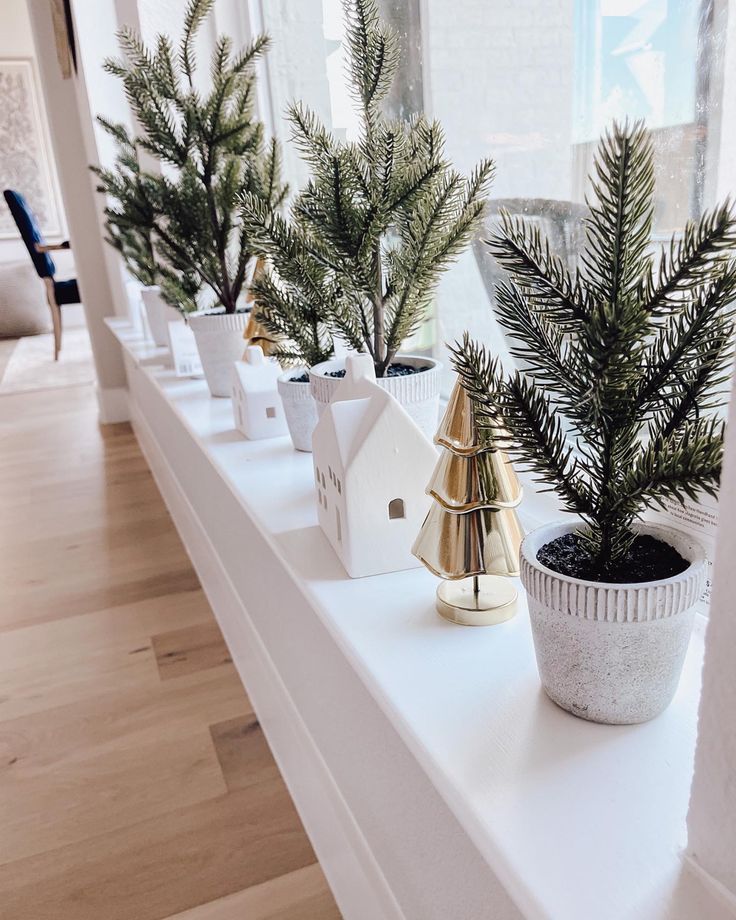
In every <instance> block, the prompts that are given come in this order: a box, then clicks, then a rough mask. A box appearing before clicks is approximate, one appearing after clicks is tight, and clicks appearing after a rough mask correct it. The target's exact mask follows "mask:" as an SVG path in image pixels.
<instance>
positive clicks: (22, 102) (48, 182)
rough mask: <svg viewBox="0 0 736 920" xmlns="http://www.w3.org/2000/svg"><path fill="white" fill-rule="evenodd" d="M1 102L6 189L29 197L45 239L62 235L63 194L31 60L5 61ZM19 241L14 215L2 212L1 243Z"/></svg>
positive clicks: (0, 66) (0, 175)
mask: <svg viewBox="0 0 736 920" xmlns="http://www.w3.org/2000/svg"><path fill="white" fill-rule="evenodd" d="M0 99H1V100H2V105H0V190H2V189H6V188H12V189H15V190H16V191H18V192H20V193H21V194H22V195H24V196H25V198H26V199H27V200H28V203H29V204H30V206H31V208H32V209H33V211H34V213H35V214H36V217H37V218H38V222H39V224H40V225H41V230H42V231H43V233H44V235H46V236H50V237H53V236H59V235H60V234H61V233H62V230H63V227H62V219H61V209H60V207H59V195H58V190H57V187H56V182H55V177H54V171H53V167H52V159H51V151H50V149H49V145H48V141H47V134H46V129H45V125H44V122H43V118H42V109H41V104H40V99H39V94H38V85H37V82H36V74H35V70H34V67H33V62H32V61H31V59H30V58H0ZM17 236H18V232H17V229H16V226H15V223H14V222H13V218H12V217H11V216H10V211H8V209H7V208H5V207H2V208H0V239H12V238H14V237H17Z"/></svg>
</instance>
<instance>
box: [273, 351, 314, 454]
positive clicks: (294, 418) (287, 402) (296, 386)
mask: <svg viewBox="0 0 736 920" xmlns="http://www.w3.org/2000/svg"><path fill="white" fill-rule="evenodd" d="M306 373H307V369H306V367H299V368H292V369H291V370H289V371H285V372H284V373H283V374H281V376H280V377H279V378H278V380H277V384H276V385H277V387H278V391H279V395H280V396H281V402H282V403H283V405H284V415H285V416H286V424H287V425H288V426H289V434H290V435H291V440H292V441H293V442H294V447H295V448H296V449H297V450H304V451H308V452H310V453H311V450H312V432H313V431H314V428H315V426H316V424H317V417H318V416H317V404H316V403H315V401H314V398H313V397H312V392H311V390H310V387H309V383H308V382H307V381H304V382H301V383H300V382H297V381H296V380H295V378H298V377H303V376H304V374H306Z"/></svg>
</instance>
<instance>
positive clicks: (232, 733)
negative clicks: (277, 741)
mask: <svg viewBox="0 0 736 920" xmlns="http://www.w3.org/2000/svg"><path fill="white" fill-rule="evenodd" d="M210 733H211V735H212V740H213V742H214V745H215V751H216V752H217V758H218V760H219V762H220V767H221V769H222V775H223V776H224V778H225V783H226V785H227V788H228V789H229V790H230V792H233V791H234V790H235V789H244V788H245V787H246V786H250V785H252V784H253V783H257V782H262V781H263V780H266V779H273V778H274V777H275V776H278V775H279V771H278V767H277V766H276V763H275V761H274V759H273V756H272V754H271V749H270V748H269V746H268V742H267V741H266V736H265V735H264V734H263V730H262V729H261V726H260V724H259V723H258V719H257V717H256V714H255V713H253V712H251V713H247V714H245V715H242V716H238V717H237V718H234V719H228V720H227V721H225V722H220V723H219V724H217V725H211V726H210Z"/></svg>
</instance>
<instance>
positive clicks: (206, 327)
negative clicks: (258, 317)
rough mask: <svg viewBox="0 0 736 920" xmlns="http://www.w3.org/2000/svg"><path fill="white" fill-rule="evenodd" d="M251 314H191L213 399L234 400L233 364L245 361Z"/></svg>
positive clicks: (192, 326)
mask: <svg viewBox="0 0 736 920" xmlns="http://www.w3.org/2000/svg"><path fill="white" fill-rule="evenodd" d="M249 317H250V313H245V312H242V313H190V314H189V316H188V317H187V319H188V321H189V325H190V326H191V328H192V332H194V337H195V339H196V340H197V349H198V351H199V357H200V360H201V361H202V370H203V371H204V376H205V378H206V380H207V385H208V386H209V388H210V393H211V394H212V395H213V396H231V395H232V381H233V364H234V363H235V362H236V361H239V360H240V359H241V358H242V357H243V352H244V351H245V344H246V343H245V340H244V339H243V333H244V332H245V327H246V326H247V325H248V319H249Z"/></svg>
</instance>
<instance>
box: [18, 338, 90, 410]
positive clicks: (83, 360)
mask: <svg viewBox="0 0 736 920" xmlns="http://www.w3.org/2000/svg"><path fill="white" fill-rule="evenodd" d="M94 380H95V368H94V363H93V360H92V348H91V346H90V341H89V333H88V332H87V330H86V328H84V326H73V327H72V328H71V329H69V328H67V329H65V330H64V334H63V336H62V340H61V352H60V354H59V360H58V361H54V337H53V335H52V334H51V333H49V334H43V335H29V336H26V337H25V338H22V339H18V340H17V344H16V345H15V347H14V348H13V351H12V354H11V355H10V358H9V359H8V361H7V363H6V364H5V371H4V372H3V373H2V377H1V378H0V396H2V395H5V394H6V393H24V392H28V391H30V390H45V389H48V388H49V387H69V386H78V385H79V384H84V383H94Z"/></svg>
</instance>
